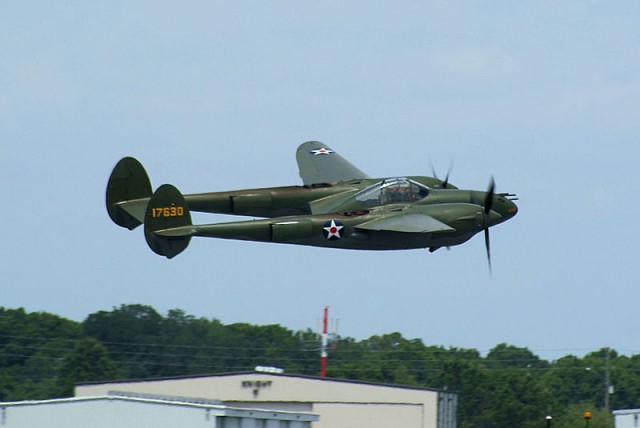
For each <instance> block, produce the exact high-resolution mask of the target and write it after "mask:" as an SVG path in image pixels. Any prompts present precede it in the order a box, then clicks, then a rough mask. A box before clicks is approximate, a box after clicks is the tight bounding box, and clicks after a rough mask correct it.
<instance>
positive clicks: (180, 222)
mask: <svg viewBox="0 0 640 428" xmlns="http://www.w3.org/2000/svg"><path fill="white" fill-rule="evenodd" d="M191 225H192V224H191V212H190V211H189V206H188V205H187V202H186V201H185V199H184V196H182V193H180V191H179V190H178V189H176V188H175V187H173V186H172V185H170V184H165V185H163V186H160V187H159V188H158V190H156V192H155V193H154V194H153V196H152V197H151V199H150V200H149V203H148V205H147V212H146V215H145V221H144V236H145V238H146V240H147V244H149V247H150V248H151V250H153V252H154V253H156V254H159V255H161V256H165V257H167V258H169V259H172V258H174V257H175V256H177V255H178V254H180V253H181V252H183V251H184V250H185V249H186V248H187V246H188V245H189V241H191V235H192V234H193V233H194V232H193V230H192V228H191Z"/></svg>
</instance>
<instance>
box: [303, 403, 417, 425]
mask: <svg viewBox="0 0 640 428" xmlns="http://www.w3.org/2000/svg"><path fill="white" fill-rule="evenodd" d="M313 412H314V413H317V414H319V415H322V416H321V417H320V422H317V423H316V424H314V425H312V426H313V427H331V428H365V427H366V428H399V427H402V428H409V427H423V426H425V425H424V421H423V416H424V415H423V413H422V406H419V405H411V404H375V405H373V404H365V403H349V404H345V403H320V404H316V405H315V406H313Z"/></svg>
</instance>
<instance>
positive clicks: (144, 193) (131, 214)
mask: <svg viewBox="0 0 640 428" xmlns="http://www.w3.org/2000/svg"><path fill="white" fill-rule="evenodd" d="M152 193H153V189H152V187H151V181H150V180H149V176H148V175H147V171H145V169H144V167H143V166H142V164H141V163H140V162H138V161H137V160H136V159H134V158H132V157H126V158H123V159H121V160H120V162H118V163H117V164H116V166H115V167H114V168H113V171H112V172H111V177H109V183H108V184H107V198H106V199H107V211H108V212H109V217H111V220H113V222H114V223H115V224H117V225H118V226H121V227H126V228H127V229H129V230H133V229H135V228H136V227H138V226H140V225H141V224H142V221H141V220H143V218H140V217H141V215H142V212H144V211H142V212H140V214H139V215H137V216H136V215H135V214H136V210H134V207H135V206H137V205H141V206H142V209H144V205H146V204H132V206H131V207H130V209H128V210H125V209H124V207H123V206H121V204H120V203H121V202H127V201H131V200H135V199H144V198H148V197H150V196H151V194H152ZM137 211H140V210H137Z"/></svg>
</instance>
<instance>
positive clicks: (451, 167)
mask: <svg viewBox="0 0 640 428" xmlns="http://www.w3.org/2000/svg"><path fill="white" fill-rule="evenodd" d="M429 166H430V167H431V173H432V174H433V176H434V177H435V178H437V179H438V180H440V177H438V173H437V172H436V168H435V167H434V166H433V163H432V162H431V159H429ZM452 169H453V161H452V162H450V163H449V169H447V175H445V176H444V180H443V181H442V188H443V189H446V188H447V187H449V175H451V170H452Z"/></svg>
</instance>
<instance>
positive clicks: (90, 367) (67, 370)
mask: <svg viewBox="0 0 640 428" xmlns="http://www.w3.org/2000/svg"><path fill="white" fill-rule="evenodd" d="M117 378H118V369H117V368H116V366H115V364H113V362H111V360H110V359H109V354H108V352H107V348H105V346H104V345H103V344H102V343H100V342H98V341H97V340H96V339H94V338H91V337H86V338H83V339H80V340H78V341H76V345H75V348H74V350H73V352H71V354H69V356H67V358H65V359H64V362H63V364H62V367H61V369H60V382H61V386H62V393H63V394H65V395H67V396H72V395H73V387H74V385H75V384H76V383H78V382H88V381H100V380H113V379H117Z"/></svg>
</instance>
